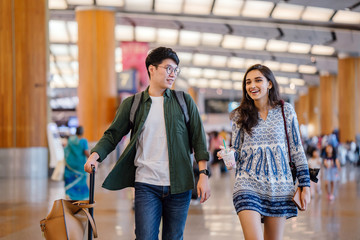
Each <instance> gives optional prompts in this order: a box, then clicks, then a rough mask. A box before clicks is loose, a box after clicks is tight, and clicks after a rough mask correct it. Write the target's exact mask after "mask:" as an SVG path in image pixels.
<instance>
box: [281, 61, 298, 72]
mask: <svg viewBox="0 0 360 240" xmlns="http://www.w3.org/2000/svg"><path fill="white" fill-rule="evenodd" d="M280 71H282V72H296V71H297V65H296V64H292V63H281V65H280Z"/></svg>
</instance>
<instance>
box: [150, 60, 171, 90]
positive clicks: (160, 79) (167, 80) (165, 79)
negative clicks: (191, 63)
mask: <svg viewBox="0 0 360 240" xmlns="http://www.w3.org/2000/svg"><path fill="white" fill-rule="evenodd" d="M176 68H177V65H176V63H175V61H174V60H172V59H171V58H167V59H165V60H163V61H162V63H160V64H159V65H158V66H153V65H150V66H149V72H150V85H151V86H152V87H154V88H157V89H164V90H165V89H166V88H171V87H172V85H173V84H174V82H175V79H176V77H177V76H176V74H175V72H174V71H175V69H176ZM169 70H171V71H169ZM168 72H170V73H168Z"/></svg>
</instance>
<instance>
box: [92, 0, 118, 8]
mask: <svg viewBox="0 0 360 240" xmlns="http://www.w3.org/2000/svg"><path fill="white" fill-rule="evenodd" d="M96 4H97V5H100V6H109V7H123V6H124V1H123V0H96Z"/></svg>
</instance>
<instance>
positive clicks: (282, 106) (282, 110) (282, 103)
mask: <svg viewBox="0 0 360 240" xmlns="http://www.w3.org/2000/svg"><path fill="white" fill-rule="evenodd" d="M280 104H281V113H282V116H283V119H284V128H285V134H286V141H287V146H288V154H289V161H290V164H292V161H291V155H290V145H289V135H288V132H287V127H286V119H285V113H284V100H280Z"/></svg>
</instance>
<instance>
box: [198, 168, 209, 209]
mask: <svg viewBox="0 0 360 240" xmlns="http://www.w3.org/2000/svg"><path fill="white" fill-rule="evenodd" d="M197 192H198V197H201V199H200V203H204V202H205V201H206V200H208V199H209V197H210V195H211V191H210V186H209V177H208V176H206V175H205V174H202V173H201V174H200V176H199V182H198V184H197Z"/></svg>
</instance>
